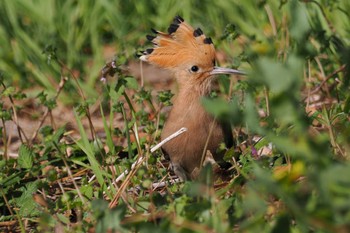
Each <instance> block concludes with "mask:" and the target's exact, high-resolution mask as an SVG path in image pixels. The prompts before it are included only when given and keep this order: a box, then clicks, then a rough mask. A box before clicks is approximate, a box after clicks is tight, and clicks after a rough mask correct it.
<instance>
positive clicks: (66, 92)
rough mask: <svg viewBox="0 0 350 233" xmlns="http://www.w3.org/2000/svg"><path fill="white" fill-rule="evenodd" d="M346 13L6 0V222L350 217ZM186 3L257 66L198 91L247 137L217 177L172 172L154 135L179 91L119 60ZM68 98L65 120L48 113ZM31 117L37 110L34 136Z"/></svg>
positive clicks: (107, 226)
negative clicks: (107, 71)
mask: <svg viewBox="0 0 350 233" xmlns="http://www.w3.org/2000/svg"><path fill="white" fill-rule="evenodd" d="M349 12H350V2H349V1H346V0H343V1H280V2H279V1H253V0H250V1H233V0H232V1H227V0H217V1H130V2H126V1H109V0H101V1H53V0H52V1H46V0H42V1H40V0H38V1H34V0H33V1H24V0H23V1H19V0H17V1H16V0H13V1H9V0H8V1H6V0H5V1H1V2H0V44H1V47H0V70H1V89H0V90H1V102H0V105H1V108H2V112H1V114H0V116H1V121H2V123H1V138H2V142H1V154H2V158H1V160H0V191H1V196H2V198H1V199H0V209H1V216H0V223H1V224H0V229H1V231H21V232H27V231H32V232H39V231H40V232H42V231H44V232H51V231H53V230H56V231H66V232H87V231H90V232H93V231H96V232H107V230H112V231H115V232H127V231H140V232H149V231H158V232H178V231H180V232H232V231H239V232H257V231H259V232H349V231H350V178H349V177H350V164H349V151H350V127H349V124H350V122H349V109H350V92H349V80H350V77H349V75H350V74H349V71H348V67H349V63H350V56H349V54H350V41H349V38H350V25H349V24H350V17H349V14H350V13H349ZM176 14H180V15H181V16H183V17H184V18H185V20H187V21H188V22H190V23H191V24H192V25H194V26H200V27H201V28H202V29H203V31H204V32H205V33H206V35H208V36H211V37H212V38H213V40H214V43H215V45H216V47H217V48H218V51H219V53H218V60H219V61H220V62H221V63H225V64H224V65H226V66H233V67H239V68H240V69H245V70H247V71H248V72H249V76H248V77H247V78H246V79H240V80H231V81H227V80H221V79H220V81H221V82H220V90H221V92H222V93H219V94H217V95H218V96H219V97H218V98H214V99H204V100H203V104H204V105H205V107H206V108H207V110H208V111H209V112H211V113H213V114H214V115H216V116H217V117H221V118H226V119H227V120H229V121H230V122H231V123H232V124H233V125H234V134H235V141H236V145H237V146H236V147H235V148H231V149H229V150H228V151H227V153H226V159H227V160H228V161H230V162H231V163H233V164H234V173H233V175H232V176H230V177H229V179H228V180H226V181H220V180H217V181H215V183H214V185H213V180H212V179H213V177H212V175H211V173H210V169H204V170H203V178H202V179H200V180H199V181H195V182H186V183H177V184H172V183H171V181H172V178H171V174H169V171H168V170H167V163H166V162H165V161H164V160H163V157H162V155H161V152H159V151H156V152H154V153H151V152H150V148H151V147H152V146H154V145H156V144H157V142H158V141H159V132H160V130H161V127H162V125H163V123H164V117H165V114H164V111H163V109H164V107H166V106H168V105H169V104H170V98H171V96H172V94H171V93H170V92H168V91H158V92H157V91H155V90H153V89H152V87H149V86H147V85H146V86H143V85H141V83H140V80H138V79H136V78H135V77H133V76H130V75H129V74H128V72H127V71H125V67H127V65H128V63H129V62H131V61H132V60H134V59H135V58H134V54H135V53H136V52H137V51H138V50H141V49H143V48H146V47H147V46H149V45H148V44H144V43H145V35H146V34H148V33H149V32H150V28H156V29H159V30H163V31H164V30H165V29H166V28H167V26H168V25H169V23H170V22H171V20H172V18H173V17H174V16H175V15H176ZM113 57H115V59H116V63H115V64H116V66H115V67H114V68H113V67H112V68H111V72H112V73H115V74H116V75H115V77H117V78H109V79H108V80H107V83H106V84H105V85H102V84H101V83H100V82H99V75H100V70H101V68H102V67H103V66H104V65H105V63H106V62H108V61H110V60H111V59H113ZM145 75H146V74H145ZM143 78H144V80H147V76H146V77H143ZM227 97H229V98H230V99H231V101H230V102H227V101H224V100H223V99H227ZM29 100H30V101H29ZM28 102H33V103H31V104H28ZM62 103H64V104H65V105H68V109H71V111H70V113H67V112H65V113H62V114H63V115H65V114H66V115H67V117H66V118H65V119H66V122H65V123H69V124H68V125H69V126H67V125H56V123H55V122H57V119H56V120H55V118H54V117H53V116H54V115H53V114H52V112H53V111H55V110H56V109H60V108H59V106H60V105H61V104H62ZM70 106H74V108H71V107H70ZM96 106H97V107H96ZM92 109H94V110H92ZM28 112H29V113H28ZM24 116H26V117H24ZM24 118H30V120H31V121H30V122H31V123H30V124H33V122H35V123H37V124H38V125H39V126H40V123H43V125H42V126H41V127H40V129H38V130H37V131H34V132H33V135H26V134H25V133H23V131H22V130H21V127H20V125H21V124H23V122H21V121H23V120H25V119H24ZM45 118H47V119H50V121H45V123H44V120H45ZM117 120H119V121H118V122H119V123H118V124H117V123H116V121H117ZM11 122H12V123H14V125H15V126H16V125H17V127H15V131H16V132H17V136H16V137H17V138H16V137H15V138H14V136H13V135H12V132H11V131H10V129H9V128H8V127H4V126H5V125H6V124H8V123H11ZM26 122H27V121H26ZM101 122H102V123H101ZM99 123H100V124H99ZM72 125H73V126H72ZM72 129H73V131H74V130H75V133H74V132H73V133H72ZM14 141H18V142H20V144H21V145H20V147H19V150H18V151H16V152H15V153H13V152H11V153H10V151H9V148H10V145H11V143H13V142H14ZM179 146H181V145H179ZM14 157H16V158H14ZM137 159H142V160H143V161H144V163H142V164H141V165H139V166H136V167H131V164H132V163H133V162H134V161H136V160H137ZM126 169H127V170H129V171H130V172H129V175H127V176H125V177H120V179H118V181H117V182H115V180H116V179H117V177H118V176H120V174H121V173H122V172H123V171H124V170H126ZM163 181H165V182H166V183H164V184H162V186H161V187H155V186H154V185H152V183H154V182H163ZM108 207H114V208H111V209H110V208H108Z"/></svg>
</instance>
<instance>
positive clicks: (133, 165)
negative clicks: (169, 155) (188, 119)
mask: <svg viewBox="0 0 350 233" xmlns="http://www.w3.org/2000/svg"><path fill="white" fill-rule="evenodd" d="M186 131H187V128H185V127H182V128H181V129H179V130H178V131H176V132H175V133H173V134H172V135H170V136H169V137H167V138H165V139H164V140H163V141H161V142H160V143H158V144H157V145H155V146H154V147H152V148H151V153H153V152H155V151H156V150H158V149H159V148H160V147H162V146H163V145H164V144H165V143H167V142H169V141H170V140H172V139H174V138H176V137H177V136H179V135H180V134H182V133H184V132H186ZM141 161H142V157H140V158H139V159H138V160H137V161H136V162H134V163H133V164H132V165H131V170H132V169H134V168H135V166H137V165H138V164H139V163H141ZM128 173H129V171H128V170H125V171H124V172H123V173H122V174H120V175H119V176H118V177H117V179H115V181H114V183H118V182H119V181H120V180H122V179H123V178H124V177H125V176H126V175H127V174H128Z"/></svg>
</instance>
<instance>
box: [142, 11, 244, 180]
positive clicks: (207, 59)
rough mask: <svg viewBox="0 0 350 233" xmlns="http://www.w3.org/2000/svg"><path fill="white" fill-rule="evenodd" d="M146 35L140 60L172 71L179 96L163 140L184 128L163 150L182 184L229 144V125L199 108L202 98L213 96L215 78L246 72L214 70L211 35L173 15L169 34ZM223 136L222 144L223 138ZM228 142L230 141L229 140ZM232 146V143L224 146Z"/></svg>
mask: <svg viewBox="0 0 350 233" xmlns="http://www.w3.org/2000/svg"><path fill="white" fill-rule="evenodd" d="M152 32H153V33H154V34H155V35H154V36H152V35H147V36H146V37H147V39H148V40H149V41H151V42H152V43H153V45H154V47H153V48H150V49H146V50H145V51H143V52H142V55H141V56H140V57H139V58H140V59H141V60H142V61H146V62H148V63H150V64H154V65H156V66H158V67H161V68H165V69H167V70H169V71H172V72H173V74H174V76H175V78H176V81H177V83H178V93H177V96H175V100H174V101H173V107H172V109H171V111H170V113H169V116H168V118H167V120H166V122H165V125H164V128H163V131H162V134H161V138H162V140H163V139H164V138H166V137H168V136H169V135H171V134H173V133H174V132H176V131H177V130H179V129H180V128H182V127H186V128H187V131H186V132H185V133H183V134H181V135H179V136H178V137H176V138H174V139H172V140H171V141H169V142H167V143H166V144H165V145H164V146H163V147H162V150H163V152H164V153H165V155H167V156H169V157H170V160H171V164H172V168H173V170H174V173H175V174H176V175H177V176H179V178H180V179H182V180H188V179H195V178H196V177H197V176H198V174H199V170H200V168H201V166H202V164H201V163H202V162H203V157H205V156H206V155H207V154H208V153H209V152H210V153H209V154H211V155H212V156H213V157H214V159H215V160H217V161H220V160H221V161H222V156H223V155H222V154H217V152H216V151H217V149H218V147H219V145H220V143H222V142H224V141H226V143H233V139H232V131H231V127H229V128H227V126H226V127H224V126H223V125H222V124H220V123H219V122H217V121H216V120H215V119H214V117H213V116H211V115H210V114H208V113H207V112H206V111H205V110H204V108H203V106H202V105H201V101H200V100H201V98H202V97H204V96H207V95H208V94H209V93H210V92H211V83H212V80H213V78H212V77H213V76H214V75H216V74H244V73H243V72H241V71H238V70H234V69H229V68H222V67H217V66H215V48H214V45H213V42H212V40H211V38H210V37H206V36H205V35H204V34H203V31H202V30H201V29H200V28H197V29H195V30H194V29H193V28H192V27H191V26H190V25H188V24H187V23H186V22H185V21H184V19H183V18H181V17H180V16H176V17H175V18H174V20H173V22H172V24H171V25H170V26H169V28H168V33H164V32H160V31H157V30H154V29H152ZM225 133H226V134H227V135H226V140H225ZM227 139H228V140H227ZM228 146H232V145H228Z"/></svg>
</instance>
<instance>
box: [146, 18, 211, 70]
mask: <svg viewBox="0 0 350 233" xmlns="http://www.w3.org/2000/svg"><path fill="white" fill-rule="evenodd" d="M152 31H153V32H154V33H155V34H156V36H151V35H147V39H148V40H149V41H151V42H152V43H153V44H154V48H151V49H147V50H146V51H144V52H142V55H141V56H140V59H141V60H142V61H147V62H149V63H151V64H154V65H157V66H159V67H161V68H166V69H174V68H175V69H176V68H179V67H183V66H186V67H187V66H188V65H190V64H193V63H195V64H196V65H197V66H199V67H206V68H209V67H214V65H215V48H214V45H213V43H212V40H211V39H210V37H206V36H205V35H204V34H203V32H202V30H201V29H200V28H197V29H196V30H194V29H193V28H192V27H191V26H190V25H188V24H187V23H186V22H185V21H184V19H183V18H181V17H180V16H176V17H175V18H174V20H173V23H172V24H171V25H170V26H169V28H168V33H164V32H159V31H156V30H154V29H152Z"/></svg>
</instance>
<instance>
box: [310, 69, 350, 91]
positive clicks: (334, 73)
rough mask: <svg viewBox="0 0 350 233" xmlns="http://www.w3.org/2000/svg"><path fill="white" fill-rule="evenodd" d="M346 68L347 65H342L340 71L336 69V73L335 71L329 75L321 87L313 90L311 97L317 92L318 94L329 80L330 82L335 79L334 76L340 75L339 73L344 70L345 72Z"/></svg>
mask: <svg viewBox="0 0 350 233" xmlns="http://www.w3.org/2000/svg"><path fill="white" fill-rule="evenodd" d="M345 67H346V65H342V66H341V67H339V68H338V69H336V70H335V71H333V73H331V74H329V75H328V76H327V77H326V79H324V80H323V81H322V82H321V83H320V85H318V86H317V87H316V88H315V89H313V90H312V91H311V95H312V94H315V93H316V92H318V91H319V90H320V89H321V87H322V86H323V85H324V84H325V83H326V82H327V81H328V80H330V79H331V78H333V76H334V75H336V74H338V73H339V72H342V71H343V70H345Z"/></svg>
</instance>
